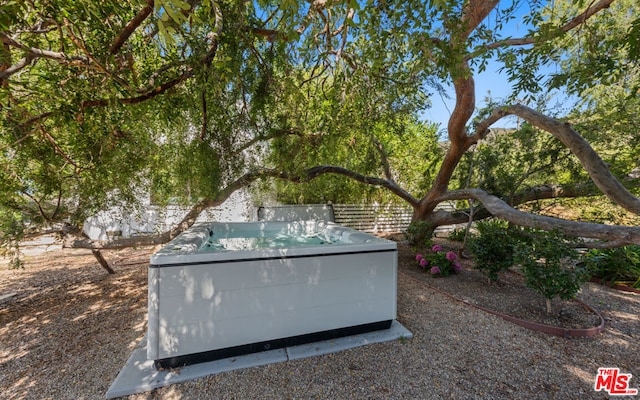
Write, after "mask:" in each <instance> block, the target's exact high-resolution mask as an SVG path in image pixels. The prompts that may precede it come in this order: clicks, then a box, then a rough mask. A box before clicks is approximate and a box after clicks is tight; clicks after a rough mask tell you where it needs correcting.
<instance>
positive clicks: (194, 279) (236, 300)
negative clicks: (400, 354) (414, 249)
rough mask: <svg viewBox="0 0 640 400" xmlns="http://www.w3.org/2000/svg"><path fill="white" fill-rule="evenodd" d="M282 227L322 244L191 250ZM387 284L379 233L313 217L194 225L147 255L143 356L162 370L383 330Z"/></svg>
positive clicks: (391, 304) (391, 249) (385, 243)
mask: <svg viewBox="0 0 640 400" xmlns="http://www.w3.org/2000/svg"><path fill="white" fill-rule="evenodd" d="M296 224H297V225H296ZM301 227H302V228H301ZM283 231H288V232H297V233H299V234H302V235H309V234H314V232H316V233H318V234H320V235H322V237H325V238H327V239H330V241H331V242H332V243H331V244H322V245H306V246H291V247H279V248H262V249H252V250H230V251H201V250H200V249H201V247H202V245H203V243H205V242H206V241H207V240H208V239H209V237H211V236H215V235H227V236H233V237H243V236H247V237H254V236H256V235H261V236H269V235H273V234H278V233H281V232H283ZM396 288H397V246H396V243H395V242H392V241H389V240H385V239H382V238H378V237H375V236H372V235H368V234H365V233H362V232H358V231H354V230H352V229H348V228H345V227H342V226H339V225H335V224H332V223H325V222H315V221H303V222H248V223H208V224H207V223H203V224H198V225H194V226H193V227H192V228H191V229H190V230H188V231H186V232H184V233H183V234H181V235H180V236H178V237H177V238H176V239H174V240H173V241H171V242H170V243H168V244H167V245H166V246H164V247H163V248H162V249H161V250H159V251H158V252H157V253H155V254H154V255H153V256H152V257H151V262H150V267H149V298H148V301H149V324H148V334H147V357H148V359H149V360H154V361H155V362H156V365H157V366H162V367H171V366H178V365H184V364H188V363H194V362H201V361H208V360H211V359H216V358H223V357H228V356H233V355H239V354H244V353H248V352H256V351H263V350H268V349H271V348H277V347H284V346H289V345H292V344H299V343H305V342H310V341H315V340H322V339H327V338H331V337H337V336H345V335H349V334H353V333H361V332H365V331H370V330H378V329H386V328H388V327H389V326H390V324H391V321H392V320H394V319H395V318H396Z"/></svg>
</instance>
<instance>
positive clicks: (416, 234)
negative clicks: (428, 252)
mask: <svg viewBox="0 0 640 400" xmlns="http://www.w3.org/2000/svg"><path fill="white" fill-rule="evenodd" d="M431 236H433V228H432V227H431V224H429V223H428V222H426V221H414V222H412V223H410V224H409V226H408V227H407V240H408V241H409V244H410V245H412V246H414V247H417V248H430V247H431V246H432V245H433V243H432V241H431Z"/></svg>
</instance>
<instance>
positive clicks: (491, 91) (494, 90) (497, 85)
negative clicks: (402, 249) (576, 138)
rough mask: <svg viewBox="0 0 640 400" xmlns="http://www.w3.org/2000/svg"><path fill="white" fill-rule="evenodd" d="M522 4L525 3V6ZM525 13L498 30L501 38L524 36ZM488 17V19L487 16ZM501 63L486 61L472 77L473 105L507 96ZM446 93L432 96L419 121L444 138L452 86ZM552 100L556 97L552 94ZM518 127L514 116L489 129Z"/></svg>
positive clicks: (522, 9) (508, 87)
mask: <svg viewBox="0 0 640 400" xmlns="http://www.w3.org/2000/svg"><path fill="white" fill-rule="evenodd" d="M525 4H526V3H525ZM528 12H529V9H528V7H525V6H524V5H523V6H521V7H520V9H519V10H518V13H519V16H518V17H517V18H516V19H514V20H513V21H511V22H510V23H509V24H507V25H506V26H505V29H504V30H503V31H502V34H503V36H511V37H514V38H517V37H524V36H525V35H526V33H527V30H528V28H529V27H528V26H527V25H525V24H524V22H523V21H522V16H523V15H525V14H526V13H528ZM489 18H491V16H490V17H489ZM500 67H501V64H500V63H498V62H496V61H490V62H489V64H488V65H487V68H486V70H485V71H484V72H482V73H479V74H475V75H474V78H475V85H476V93H475V94H476V106H477V107H483V106H484V105H485V104H486V102H485V98H487V97H490V98H491V99H492V100H494V101H500V100H504V99H506V98H507V97H509V96H510V95H511V84H510V83H509V81H508V79H507V74H506V73H500V72H499V71H498V70H499V69H500ZM551 68H552V67H547V71H545V70H544V69H543V70H541V71H540V72H541V73H543V74H544V73H545V72H547V73H550V72H552V70H551ZM447 92H448V93H449V97H450V98H449V99H447V98H444V97H443V96H441V95H439V94H438V93H434V94H433V95H432V96H431V108H429V109H427V110H426V111H425V112H424V113H423V115H422V116H423V119H424V120H427V121H431V122H435V123H437V124H439V125H440V128H439V129H440V130H441V135H442V136H446V127H447V123H448V120H449V117H450V116H451V112H452V111H453V107H454V104H455V101H454V90H453V87H449V88H448V90H447ZM555 96H556V97H558V96H559V95H558V94H557V93H556V94H555ZM517 124H518V121H517V118H516V117H507V118H503V119H501V120H500V121H498V122H497V123H495V124H494V125H492V126H493V127H499V128H515V127H516V126H517Z"/></svg>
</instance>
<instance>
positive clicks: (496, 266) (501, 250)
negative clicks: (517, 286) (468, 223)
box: [468, 219, 518, 281]
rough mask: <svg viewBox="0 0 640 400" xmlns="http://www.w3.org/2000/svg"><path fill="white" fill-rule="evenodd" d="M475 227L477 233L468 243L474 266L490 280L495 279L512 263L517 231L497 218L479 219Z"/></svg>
mask: <svg viewBox="0 0 640 400" xmlns="http://www.w3.org/2000/svg"><path fill="white" fill-rule="evenodd" d="M476 229H477V230H478V233H477V234H475V235H473V236H472V237H471V239H470V240H469V243H468V247H469V250H471V252H472V253H473V255H474V258H475V268H476V269H478V270H480V271H482V272H483V273H484V274H485V275H487V276H488V277H489V279H490V280H491V281H497V280H498V274H499V273H500V272H501V271H504V270H506V269H507V268H509V267H511V266H512V265H513V254H514V250H515V246H516V243H517V236H518V235H517V231H516V229H513V228H509V227H508V226H507V223H506V222H505V221H502V220H499V219H489V220H484V221H479V222H478V223H477V224H476Z"/></svg>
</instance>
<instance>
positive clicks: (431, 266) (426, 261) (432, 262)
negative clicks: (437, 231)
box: [416, 244, 462, 278]
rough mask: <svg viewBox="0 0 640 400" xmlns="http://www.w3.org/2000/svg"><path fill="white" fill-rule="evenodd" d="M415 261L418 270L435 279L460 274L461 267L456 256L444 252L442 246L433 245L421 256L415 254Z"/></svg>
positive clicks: (449, 252)
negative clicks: (422, 270) (427, 273)
mask: <svg viewBox="0 0 640 400" xmlns="http://www.w3.org/2000/svg"><path fill="white" fill-rule="evenodd" d="M416 261H417V262H418V265H419V266H420V268H422V269H424V270H425V271H426V272H429V273H430V274H431V276H433V277H435V278H437V277H441V276H449V275H451V274H455V273H458V272H460V270H461V269H462V267H461V266H460V263H459V262H458V256H457V255H456V253H454V252H453V251H445V250H444V249H443V248H442V246H440V245H437V244H436V245H435V246H433V247H432V248H431V251H429V252H427V253H425V254H424V255H423V254H416Z"/></svg>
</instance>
